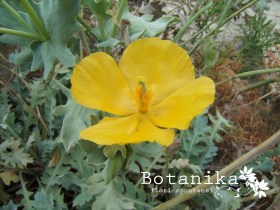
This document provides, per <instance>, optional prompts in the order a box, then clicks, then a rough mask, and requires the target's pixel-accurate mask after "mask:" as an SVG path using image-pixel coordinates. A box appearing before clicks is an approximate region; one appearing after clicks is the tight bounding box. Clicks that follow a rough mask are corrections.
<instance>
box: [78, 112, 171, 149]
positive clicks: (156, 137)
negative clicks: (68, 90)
mask: <svg viewBox="0 0 280 210" xmlns="http://www.w3.org/2000/svg"><path fill="white" fill-rule="evenodd" d="M80 136H81V138H83V139H86V140H90V141H93V142H95V143H97V144H100V145H112V144H120V145H123V144H127V143H140V142H142V141H150V142H153V141H156V142H158V143H159V144H161V145H170V144H171V143H172V142H173V140H174V131H173V130H172V129H161V128H158V127H156V126H155V125H153V124H152V123H151V122H150V121H149V119H148V118H147V117H145V115H143V114H135V115H130V116H127V117H116V118H114V117H107V118H104V119H103V120H101V121H100V122H99V123H98V124H96V125H94V126H92V127H89V128H87V129H85V130H82V131H81V133H80Z"/></svg>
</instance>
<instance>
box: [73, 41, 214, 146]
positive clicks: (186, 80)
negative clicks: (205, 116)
mask: <svg viewBox="0 0 280 210" xmlns="http://www.w3.org/2000/svg"><path fill="white" fill-rule="evenodd" d="M71 83H72V87H71V93H72V97H73V98H74V100H75V101H77V102H78V103H79V104H81V105H83V106H85V107H88V108H92V109H97V110H102V111H105V112H108V113H111V114H114V115H116V117H105V118H104V119H102V120H101V121H100V122H99V123H98V124H96V125H94V126H91V127H89V128H87V129H85V130H82V131H81V133H80V136H81V138H83V139H86V140H90V141H93V142H95V143H97V144H101V145H112V144H121V145H123V144H127V143H139V142H143V141H151V142H152V141H156V142H158V143H159V144H161V145H166V146H167V145H170V144H171V143H172V142H173V140H174V135H175V132H174V128H177V129H187V128H188V127H189V125H190V122H191V120H192V119H193V118H194V117H195V116H197V115H199V114H200V113H202V112H203V111H204V109H205V108H206V107H207V106H209V105H210V104H212V103H213V101H214V97H215V85H214V82H213V81H212V80H211V79H209V78H207V77H200V78H198V79H195V73H194V66H193V64H192V62H191V60H190V58H189V56H188V54H187V53H186V52H185V50H184V49H182V48H181V47H179V46H177V45H176V44H175V43H173V42H171V41H168V40H161V39H159V38H144V39H140V40H137V41H135V42H133V43H131V44H130V45H129V46H128V47H127V49H126V50H125V51H124V53H123V55H122V57H121V59H120V61H119V64H117V63H116V61H115V60H114V59H113V58H112V57H111V56H109V55H107V54H106V53H103V52H97V53H93V54H91V55H89V56H87V57H85V58H84V59H82V61H81V62H80V63H79V64H77V65H76V66H75V68H74V71H73V75H72V77H71Z"/></svg>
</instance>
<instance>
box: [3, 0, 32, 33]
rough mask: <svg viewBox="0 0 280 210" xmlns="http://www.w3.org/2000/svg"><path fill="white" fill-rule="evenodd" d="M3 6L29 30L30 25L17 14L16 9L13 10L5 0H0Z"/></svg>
mask: <svg viewBox="0 0 280 210" xmlns="http://www.w3.org/2000/svg"><path fill="white" fill-rule="evenodd" d="M0 2H1V4H2V5H3V7H5V9H6V10H8V12H10V13H11V14H12V15H13V16H14V17H15V18H16V19H17V20H18V21H19V22H20V23H21V24H22V25H23V26H24V27H25V28H27V29H29V30H30V26H29V25H28V23H27V22H26V21H25V20H24V19H23V18H22V17H21V16H20V15H19V14H18V12H17V11H16V10H14V8H13V7H11V6H10V5H9V4H8V3H7V2H6V1H5V0H0Z"/></svg>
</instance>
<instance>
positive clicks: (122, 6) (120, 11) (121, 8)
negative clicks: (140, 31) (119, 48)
mask: <svg viewBox="0 0 280 210" xmlns="http://www.w3.org/2000/svg"><path fill="white" fill-rule="evenodd" d="M126 6H127V0H121V2H120V4H119V7H118V11H117V14H116V23H115V24H114V26H113V29H112V32H111V37H115V36H116V35H117V29H118V23H119V22H120V20H121V18H122V14H123V12H124V9H125V7H126Z"/></svg>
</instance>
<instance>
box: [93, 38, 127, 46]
mask: <svg viewBox="0 0 280 210" xmlns="http://www.w3.org/2000/svg"><path fill="white" fill-rule="evenodd" d="M117 45H121V46H124V45H125V43H124V42H123V41H120V40H118V39H115V38H112V37H109V38H108V39H107V40H106V41H104V42H100V43H98V44H97V46H98V47H115V46H117Z"/></svg>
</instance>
